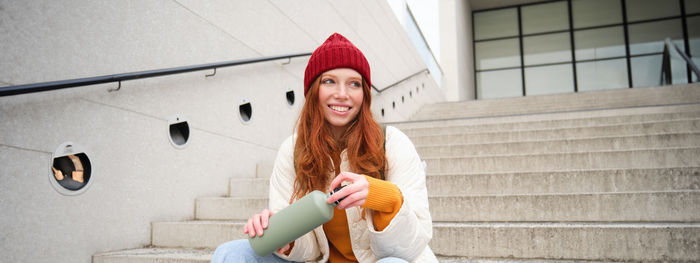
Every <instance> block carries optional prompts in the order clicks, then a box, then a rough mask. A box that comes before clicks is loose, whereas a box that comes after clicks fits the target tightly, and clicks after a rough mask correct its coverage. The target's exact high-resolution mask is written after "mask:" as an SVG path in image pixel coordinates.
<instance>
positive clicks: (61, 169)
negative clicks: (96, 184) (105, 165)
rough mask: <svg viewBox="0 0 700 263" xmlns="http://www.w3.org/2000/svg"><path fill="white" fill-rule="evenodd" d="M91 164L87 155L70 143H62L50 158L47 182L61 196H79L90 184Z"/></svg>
mask: <svg viewBox="0 0 700 263" xmlns="http://www.w3.org/2000/svg"><path fill="white" fill-rule="evenodd" d="M91 179H92V164H91V163H90V158H89V157H88V154H87V153H85V151H83V150H82V149H81V147H79V146H76V145H75V144H74V143H72V142H65V143H62V144H61V145H60V146H59V147H58V148H57V149H56V152H54V154H53V156H52V158H51V168H50V169H49V180H50V181H51V185H52V186H53V187H54V189H56V191H58V192H59V193H61V194H63V195H79V194H81V193H83V192H85V191H86V190H87V189H88V186H89V185H90V183H91V182H92V180H91Z"/></svg>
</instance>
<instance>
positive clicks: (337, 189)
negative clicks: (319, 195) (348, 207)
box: [331, 185, 347, 206]
mask: <svg viewBox="0 0 700 263" xmlns="http://www.w3.org/2000/svg"><path fill="white" fill-rule="evenodd" d="M346 186H347V185H341V186H339V187H337V188H335V189H333V191H331V195H333V194H335V193H336V192H338V191H340V189H343V187H346ZM345 197H347V196H343V197H342V198H340V199H338V200H336V201H335V202H333V204H335V205H336V206H337V205H338V204H340V202H341V201H343V200H344V199H345Z"/></svg>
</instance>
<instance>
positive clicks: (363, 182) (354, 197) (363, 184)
mask: <svg viewBox="0 0 700 263" xmlns="http://www.w3.org/2000/svg"><path fill="white" fill-rule="evenodd" d="M345 181H347V182H350V184H349V185H347V186H345V187H344V188H343V189H341V190H340V191H338V192H336V193H334V194H332V195H331V196H330V197H329V198H328V200H327V202H328V203H329V204H330V203H333V202H335V201H337V200H338V199H340V198H343V197H345V199H343V201H340V204H338V206H337V208H338V209H346V208H349V207H354V206H361V205H363V204H364V203H365V200H367V195H368V194H369V182H368V181H367V178H365V176H364V175H360V174H355V173H351V172H340V174H338V176H336V177H335V179H333V181H332V182H331V186H330V189H329V191H332V190H333V189H335V188H337V187H339V186H340V184H341V183H342V182H345Z"/></svg>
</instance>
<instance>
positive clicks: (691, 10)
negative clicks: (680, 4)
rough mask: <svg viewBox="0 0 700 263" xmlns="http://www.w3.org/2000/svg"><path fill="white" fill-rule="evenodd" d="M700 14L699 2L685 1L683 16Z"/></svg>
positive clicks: (699, 0) (697, 0)
mask: <svg viewBox="0 0 700 263" xmlns="http://www.w3.org/2000/svg"><path fill="white" fill-rule="evenodd" d="M697 13H700V0H685V14H686V15H690V14H697Z"/></svg>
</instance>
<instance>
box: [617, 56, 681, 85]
mask: <svg viewBox="0 0 700 263" xmlns="http://www.w3.org/2000/svg"><path fill="white" fill-rule="evenodd" d="M661 59H662V55H653V56H643V57H634V58H632V59H631V64H632V85H634V86H635V87H649V86H659V85H660V84H661ZM686 72H687V70H686V67H685V62H684V61H680V60H678V59H673V60H671V77H672V78H673V82H672V83H673V84H681V83H687V82H688V76H687V73H686Z"/></svg>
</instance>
